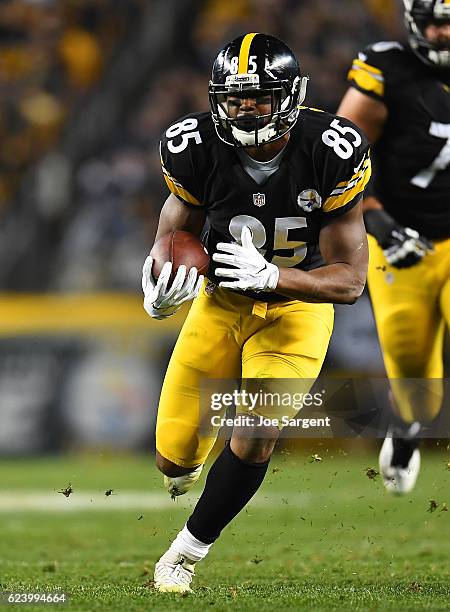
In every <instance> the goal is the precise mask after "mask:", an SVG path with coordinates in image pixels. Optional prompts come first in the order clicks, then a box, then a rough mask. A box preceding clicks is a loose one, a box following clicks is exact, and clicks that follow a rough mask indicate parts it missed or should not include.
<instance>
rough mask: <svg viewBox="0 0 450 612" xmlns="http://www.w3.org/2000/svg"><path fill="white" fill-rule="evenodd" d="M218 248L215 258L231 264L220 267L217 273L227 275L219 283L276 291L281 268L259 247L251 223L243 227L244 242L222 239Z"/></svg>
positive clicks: (226, 285) (221, 285)
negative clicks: (251, 229) (266, 256)
mask: <svg viewBox="0 0 450 612" xmlns="http://www.w3.org/2000/svg"><path fill="white" fill-rule="evenodd" d="M217 251H218V252H217V253H214V255H213V257H212V258H213V260H214V261H217V262H218V263H221V264H226V265H227V266H230V267H228V268H217V269H216V276H221V277H223V278H225V279H227V280H225V281H222V282H220V283H219V286H220V287H227V288H228V289H241V290H243V291H245V290H247V289H249V290H250V289H251V290H253V291H274V289H275V288H276V286H277V284H278V277H279V275H280V271H279V269H278V268H277V266H275V265H274V264H271V263H269V262H268V261H266V260H265V259H264V257H263V256H262V255H261V253H260V252H259V251H258V250H257V248H256V247H255V245H254V244H253V241H252V234H251V231H250V230H249V228H248V227H246V226H244V227H243V228H242V233H241V244H233V243H229V242H219V243H218V244H217Z"/></svg>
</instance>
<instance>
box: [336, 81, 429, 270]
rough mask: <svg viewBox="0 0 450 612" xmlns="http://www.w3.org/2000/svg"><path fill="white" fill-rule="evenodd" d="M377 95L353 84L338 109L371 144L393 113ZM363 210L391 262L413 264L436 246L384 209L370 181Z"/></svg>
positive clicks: (403, 264) (366, 220)
mask: <svg viewBox="0 0 450 612" xmlns="http://www.w3.org/2000/svg"><path fill="white" fill-rule="evenodd" d="M360 73H363V70H362V69H361V70H360ZM350 74H351V73H350ZM365 77H366V78H368V84H370V82H371V81H370V77H368V75H367V74H366V75H365ZM355 78H356V80H355V85H356V86H358V87H362V83H366V81H360V82H359V83H358V77H355ZM383 91H384V89H383ZM374 95H375V94H374V92H373V91H372V90H370V91H368V92H367V93H364V91H361V90H360V89H356V87H350V88H349V89H348V91H347V93H346V94H345V95H344V97H343V99H342V101H341V104H340V106H339V109H338V111H337V114H338V115H340V116H342V117H345V118H346V119H350V121H352V122H353V123H355V124H356V125H357V126H358V127H359V128H361V129H362V130H363V132H364V133H365V134H366V135H367V137H368V139H369V141H370V142H371V144H375V143H376V142H377V141H378V140H379V139H380V138H381V136H382V134H383V131H384V129H385V126H386V122H387V119H388V114H389V113H388V108H387V106H386V104H385V103H384V101H383V100H382V99H381V98H379V97H374ZM363 211H364V222H365V225H366V229H367V232H368V233H369V234H371V235H372V236H374V238H375V239H376V241H377V242H378V244H379V245H380V246H381V248H382V249H383V251H384V254H385V257H386V260H387V262H388V263H389V264H391V265H392V266H395V267H397V268H407V267H410V266H412V265H414V264H415V263H417V262H419V261H420V260H421V259H422V257H423V256H424V255H425V254H426V253H427V251H428V250H430V249H432V248H433V246H432V244H431V243H430V242H429V241H428V240H427V239H426V238H424V237H423V236H420V235H419V234H418V232H416V231H415V230H413V229H411V228H408V227H403V226H402V225H400V224H399V223H397V222H396V221H395V219H393V217H391V215H390V214H389V213H388V212H386V211H385V210H384V207H383V204H382V202H381V201H380V200H379V199H378V198H377V197H376V196H375V194H374V193H373V190H372V185H371V184H370V183H369V185H368V186H367V188H366V192H365V196H364V201H363Z"/></svg>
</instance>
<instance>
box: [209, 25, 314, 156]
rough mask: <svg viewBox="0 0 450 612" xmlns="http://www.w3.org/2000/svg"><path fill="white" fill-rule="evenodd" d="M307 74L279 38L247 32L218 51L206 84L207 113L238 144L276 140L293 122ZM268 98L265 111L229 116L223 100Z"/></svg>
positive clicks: (227, 140) (225, 137)
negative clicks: (268, 102) (267, 106)
mask: <svg viewBox="0 0 450 612" xmlns="http://www.w3.org/2000/svg"><path fill="white" fill-rule="evenodd" d="M307 82H308V77H305V76H302V75H301V73H300V67H299V65H298V62H297V59H296V58H295V55H294V54H293V53H292V51H291V50H290V49H289V47H287V46H286V45H285V44H284V43H282V42H281V41H280V40H278V39H277V38H274V37H273V36H268V35H266V34H255V33H252V34H246V35H245V36H240V37H239V38H236V39H235V40H233V41H231V42H230V43H228V44H227V45H226V46H225V47H224V48H223V49H222V50H221V51H220V53H219V55H218V56H217V59H216V60H215V62H214V65H213V69H212V76H211V81H210V83H209V101H210V105H211V114H212V118H213V121H214V124H215V127H216V131H217V135H218V136H219V138H220V139H221V140H223V142H225V143H227V144H229V145H234V146H238V147H249V146H259V145H262V144H266V143H268V142H273V141H275V140H278V139H279V138H281V137H282V136H284V134H286V133H287V132H288V131H289V130H290V129H291V128H292V127H293V126H294V125H295V122H296V121H297V118H298V114H299V112H300V111H299V105H300V104H302V102H303V100H304V99H305V95H306V86H307ZM264 95H265V96H269V95H270V98H271V109H270V113H268V114H264V115H257V116H255V115H253V116H246V117H245V119H243V118H242V117H235V118H233V117H231V116H230V115H229V112H228V105H227V100H228V98H229V97H230V96H232V97H237V98H258V97H261V96H264Z"/></svg>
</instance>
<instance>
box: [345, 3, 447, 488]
mask: <svg viewBox="0 0 450 612" xmlns="http://www.w3.org/2000/svg"><path fill="white" fill-rule="evenodd" d="M404 5H405V21H406V24H407V27H408V32H409V45H408V44H406V45H403V44H400V43H399V42H380V43H377V44H375V45H372V46H370V47H368V48H367V49H365V50H364V51H363V52H362V53H360V54H359V56H358V58H357V59H355V60H354V62H353V66H352V68H351V70H350V72H349V77H348V78H349V81H350V83H351V85H352V87H351V88H350V89H349V90H348V92H347V94H346V95H345V97H344V98H343V100H342V103H341V105H340V107H339V110H338V114H339V115H342V116H344V117H347V118H348V119H351V120H352V121H354V122H355V123H356V124H357V125H358V126H359V127H360V128H362V129H363V130H364V131H365V133H366V134H367V135H368V137H369V140H370V141H371V142H372V143H374V147H373V151H374V161H375V164H374V165H375V171H374V178H373V180H372V181H371V184H370V185H369V189H368V190H367V191H366V197H365V200H364V210H365V213H364V220H365V223H366V227H367V231H368V232H369V234H370V235H371V236H370V240H369V245H370V264H369V273H368V282H369V289H370V293H371V298H372V304H373V308H374V313H375V319H376V323H377V328H378V333H379V338H380V343H381V347H382V350H383V355H384V360H385V365H386V370H387V373H388V376H389V377H390V379H391V388H392V392H393V397H394V404H395V406H394V409H395V412H396V413H397V415H399V416H400V417H401V418H400V419H399V420H398V422H397V423H396V425H394V426H393V430H392V431H391V436H392V437H391V436H390V437H387V438H386V440H385V442H384V444H383V446H382V449H381V452H380V467H381V471H382V474H383V477H384V482H385V485H386V486H387V488H388V489H389V490H391V491H394V492H397V493H405V492H408V491H410V490H411V489H412V488H413V486H414V484H415V481H416V478H417V474H418V472H419V468H420V455H419V450H418V445H419V440H418V437H417V434H418V432H419V430H420V426H419V424H418V423H417V422H418V421H420V422H429V421H431V420H432V419H434V418H435V417H436V416H437V415H438V413H439V411H440V409H441V406H442V382H441V379H442V376H443V359H442V350H443V346H442V344H443V333H444V326H445V324H446V325H447V326H449V325H450V239H449V238H450V214H449V213H450V210H449V201H450V87H449V85H450V2H449V1H448V0H432V1H426V2H425V1H424V0H404ZM411 378H422V379H427V385H426V389H427V393H418V392H417V389H419V387H417V386H412V385H411V381H405V380H404V379H411ZM402 379H403V382H402Z"/></svg>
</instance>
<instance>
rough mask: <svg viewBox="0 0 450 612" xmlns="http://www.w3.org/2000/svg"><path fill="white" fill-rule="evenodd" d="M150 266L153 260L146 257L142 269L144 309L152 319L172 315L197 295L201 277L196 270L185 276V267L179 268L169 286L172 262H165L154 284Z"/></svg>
mask: <svg viewBox="0 0 450 612" xmlns="http://www.w3.org/2000/svg"><path fill="white" fill-rule="evenodd" d="M152 266H153V259H152V258H151V257H150V256H148V257H147V259H146V260H145V262H144V266H143V268H142V291H143V292H144V309H145V311H146V312H147V313H148V314H149V315H150V316H151V317H153V318H154V319H165V318H167V317H170V315H173V314H174V313H175V312H176V311H177V310H178V309H179V307H180V306H181V304H183V302H187V301H188V300H192V299H193V298H195V297H196V296H197V295H198V292H199V291H200V287H201V286H202V283H203V276H201V275H200V276H198V274H197V268H191V269H190V270H189V273H188V274H186V266H179V268H178V270H177V273H176V275H175V278H174V279H173V281H172V283H170V284H169V281H170V275H171V273H172V262H170V261H167V262H166V263H165V264H164V265H163V267H162V270H161V274H160V275H159V278H158V280H157V282H155V280H154V278H153V275H152Z"/></svg>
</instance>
